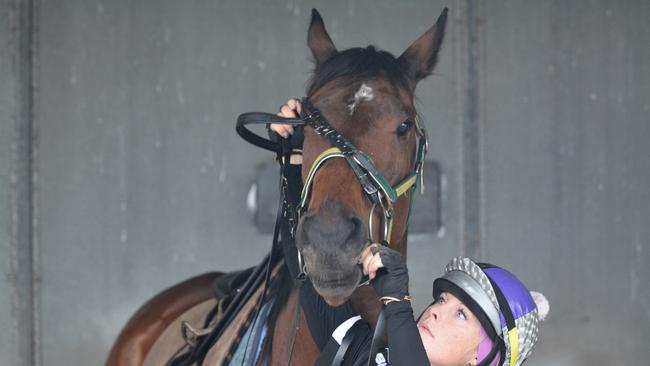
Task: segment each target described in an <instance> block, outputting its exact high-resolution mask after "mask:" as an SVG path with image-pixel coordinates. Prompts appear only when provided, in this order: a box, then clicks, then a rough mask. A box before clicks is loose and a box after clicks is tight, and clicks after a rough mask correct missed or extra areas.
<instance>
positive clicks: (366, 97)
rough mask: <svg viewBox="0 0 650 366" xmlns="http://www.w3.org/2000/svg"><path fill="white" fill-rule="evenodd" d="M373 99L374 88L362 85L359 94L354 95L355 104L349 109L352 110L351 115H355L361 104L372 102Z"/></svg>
mask: <svg viewBox="0 0 650 366" xmlns="http://www.w3.org/2000/svg"><path fill="white" fill-rule="evenodd" d="M372 98H374V94H373V93H372V88H371V87H369V86H368V85H366V84H361V87H360V88H359V90H357V92H356V93H354V102H352V104H350V105H348V109H350V115H352V114H353V113H354V111H355V110H356V109H357V106H358V105H359V103H361V102H369V101H371V100H372Z"/></svg>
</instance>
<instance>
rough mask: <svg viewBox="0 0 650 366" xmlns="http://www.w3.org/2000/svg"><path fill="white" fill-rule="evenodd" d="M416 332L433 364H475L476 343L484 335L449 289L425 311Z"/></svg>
mask: <svg viewBox="0 0 650 366" xmlns="http://www.w3.org/2000/svg"><path fill="white" fill-rule="evenodd" d="M418 331H419V332H420V337H421V338H422V343H423V344H424V349H425V350H426V352H427V357H428V358H429V362H430V363H431V365H433V366H459V365H476V363H477V360H476V355H477V350H478V345H479V343H480V342H481V340H482V338H483V337H485V335H484V334H485V333H484V332H482V331H481V323H480V322H479V320H478V319H477V318H476V317H475V316H474V314H473V313H472V312H471V311H470V310H469V308H467V306H465V305H464V304H463V303H462V302H460V300H458V298H457V297H456V296H454V295H452V294H451V293H449V292H443V293H442V294H440V296H439V297H438V298H437V299H436V301H435V302H434V303H433V304H432V305H431V306H429V307H428V308H427V309H426V310H425V311H424V313H423V314H422V317H421V318H420V321H419V322H418Z"/></svg>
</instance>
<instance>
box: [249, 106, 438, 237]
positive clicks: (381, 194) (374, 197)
mask: <svg viewBox="0 0 650 366" xmlns="http://www.w3.org/2000/svg"><path fill="white" fill-rule="evenodd" d="M301 105H302V113H301V117H300V118H283V117H278V116H276V115H273V114H269V113H258V112H253V113H244V114H242V115H240V116H239V118H238V119H237V132H238V133H239V134H240V135H241V136H242V137H243V138H244V139H245V140H246V141H248V142H250V143H252V144H254V145H257V146H259V147H262V148H264V149H267V150H270V151H274V152H276V153H278V154H281V151H282V147H281V146H280V144H278V143H275V142H273V141H270V140H268V139H265V138H263V137H260V136H258V135H256V134H254V133H253V132H251V131H250V130H249V129H248V128H246V125H248V124H262V123H263V124H267V123H281V124H290V125H294V126H304V125H306V126H309V127H311V128H312V129H313V130H314V132H316V133H317V134H318V135H320V136H322V137H324V138H326V139H327V140H328V141H329V143H330V145H331V147H330V148H329V149H327V150H325V151H323V152H322V153H321V154H320V155H318V157H317V158H316V159H315V160H314V163H313V164H312V165H311V167H310V169H309V173H308V174H307V178H306V180H305V182H304V185H303V188H302V192H301V195H300V203H299V205H298V207H297V214H298V215H299V216H300V215H302V214H303V213H304V212H305V211H306V210H307V206H308V201H309V197H310V194H311V188H312V184H313V181H314V176H315V175H316V172H317V171H318V169H319V168H320V167H321V166H322V165H323V163H324V162H325V161H327V160H329V159H332V158H343V159H345V160H346V162H347V163H348V165H349V166H350V168H351V169H352V171H353V172H354V175H355V176H356V178H357V180H358V181H359V184H360V185H361V187H362V189H363V192H364V194H365V195H366V198H367V199H368V200H369V201H370V204H371V209H370V214H369V217H368V230H369V236H370V238H369V239H370V241H371V242H381V243H383V244H386V245H388V244H389V243H390V237H391V233H392V226H393V214H394V210H393V204H394V203H395V202H396V201H397V200H398V199H399V198H400V197H401V196H402V195H404V194H405V193H406V192H408V191H409V190H413V189H414V188H415V187H416V185H417V183H419V184H420V190H423V188H424V185H423V168H424V158H425V156H426V153H427V150H428V141H427V133H426V130H425V129H424V127H423V126H422V125H421V124H420V121H419V118H416V119H415V128H416V132H417V134H418V142H417V152H416V160H415V166H414V168H413V171H412V173H410V174H409V175H408V176H406V177H405V178H404V179H402V181H401V182H400V183H398V184H397V185H395V186H392V185H391V184H390V183H389V182H388V180H387V179H386V178H385V177H384V176H383V175H382V174H381V173H380V172H379V170H377V168H376V167H375V165H374V163H373V162H372V159H371V158H370V157H369V156H368V155H366V154H365V153H363V152H362V151H361V150H359V149H357V148H356V147H355V146H354V145H353V144H352V143H351V142H350V141H348V139H346V138H345V137H344V136H343V135H341V134H340V133H339V132H338V131H337V130H336V129H335V128H334V127H333V126H332V125H331V124H330V123H329V122H328V121H327V119H326V118H325V116H323V115H322V114H321V112H320V111H319V110H318V108H316V107H315V106H314V105H313V104H312V103H311V102H310V101H309V100H308V99H307V98H306V97H305V98H303V99H302V100H301ZM409 201H410V202H409V213H410V210H411V205H412V203H413V195H412V194H411V195H410V199H409ZM378 207H379V208H380V209H381V212H382V216H383V224H384V225H383V226H384V228H383V232H382V234H383V238H381V239H379V240H376V241H375V239H376V238H373V237H372V236H373V219H372V217H373V213H374V212H375V210H376V209H377V208H378Z"/></svg>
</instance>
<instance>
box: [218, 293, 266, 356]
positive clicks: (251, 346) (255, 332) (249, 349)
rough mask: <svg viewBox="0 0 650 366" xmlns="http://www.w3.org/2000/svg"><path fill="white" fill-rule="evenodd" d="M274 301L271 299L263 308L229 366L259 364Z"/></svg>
mask: <svg viewBox="0 0 650 366" xmlns="http://www.w3.org/2000/svg"><path fill="white" fill-rule="evenodd" d="M274 301H275V299H271V300H269V301H268V302H266V303H265V304H264V306H262V308H261V309H260V311H259V315H258V316H257V318H256V319H255V321H254V322H253V324H251V325H250V326H249V327H248V329H247V330H246V332H245V333H244V335H243V337H242V338H241V342H239V345H238V346H237V349H236V351H235V352H234V353H233V355H232V358H231V359H230V363H229V365H233V366H234V365H237V366H240V365H241V366H244V365H255V364H256V363H257V360H258V358H259V357H260V352H261V351H262V345H263V344H264V338H265V337H266V334H267V331H268V324H267V323H268V322H267V320H268V318H269V315H270V313H271V309H273V302H274Z"/></svg>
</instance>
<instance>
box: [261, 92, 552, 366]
mask: <svg viewBox="0 0 650 366" xmlns="http://www.w3.org/2000/svg"><path fill="white" fill-rule="evenodd" d="M296 111H298V112H299V111H300V104H299V103H298V101H296V100H295V99H291V100H289V101H288V102H287V104H285V105H283V106H282V107H281V110H280V112H279V113H278V115H279V116H282V117H293V116H294V114H295V112H296ZM270 130H271V131H274V132H275V133H277V134H279V135H281V136H282V137H284V138H289V136H290V135H291V134H293V129H292V128H291V126H288V125H279V124H273V125H270ZM294 158H295V160H294ZM299 158H300V157H299V156H296V157H292V161H291V163H292V164H300V163H301V161H299V160H300V159H299ZM359 264H360V265H361V266H362V267H363V272H364V274H366V275H368V276H369V277H370V279H371V284H372V285H373V287H374V288H375V290H376V292H377V293H378V294H379V296H380V300H381V301H382V302H383V304H384V311H383V313H384V316H385V323H386V335H387V344H382V346H381V347H377V346H374V347H373V346H372V344H371V343H372V337H373V333H372V331H371V329H370V326H369V324H368V323H367V322H366V321H365V320H363V319H361V317H359V316H358V315H356V314H355V313H354V310H353V309H352V307H351V305H350V304H349V303H345V304H343V305H342V306H339V307H336V308H335V307H331V306H329V305H327V303H325V301H324V300H323V299H322V298H321V297H320V295H318V293H316V291H315V290H314V288H313V287H312V285H311V283H310V282H309V281H307V282H306V283H305V284H304V285H303V287H302V290H301V292H300V302H301V305H302V307H303V311H304V313H305V316H306V318H307V322H308V324H309V328H310V331H311V333H312V336H313V337H314V340H315V341H316V344H317V345H318V347H319V349H320V350H321V355H320V357H319V359H318V361H317V362H316V365H355V366H357V365H358V366H360V365H377V366H385V365H390V366H397V365H409V366H418V365H432V366H467V365H470V366H476V365H479V366H488V365H489V366H497V365H504V366H519V365H521V364H522V363H523V362H524V361H525V360H526V359H527V358H528V357H529V356H530V354H531V352H532V350H533V348H534V346H535V344H536V342H537V338H538V326H539V322H540V321H541V320H543V319H544V318H545V317H546V315H547V313H548V310H549V306H548V302H547V301H546V299H545V298H544V296H543V295H542V294H540V293H533V292H529V291H528V289H527V288H526V286H524V284H523V283H521V282H520V281H519V280H518V279H517V278H516V277H515V276H514V275H513V274H511V273H510V272H508V271H506V270H505V269H503V268H500V267H497V266H493V265H490V264H485V263H476V262H474V261H472V260H471V259H469V258H463V257H457V258H453V259H452V260H451V261H450V262H449V264H447V266H446V268H445V274H444V275H443V276H442V277H440V278H437V279H436V280H435V281H434V282H433V300H434V301H433V303H432V304H431V305H429V306H428V307H427V308H426V309H425V310H424V312H423V313H422V314H421V315H420V317H419V319H418V320H417V321H416V320H415V319H414V318H413V309H412V307H411V302H410V296H409V295H408V271H407V269H406V265H405V262H404V259H403V258H402V256H401V255H400V254H399V253H398V252H396V251H394V250H392V249H390V248H388V247H385V246H381V245H378V244H372V245H370V246H368V248H366V249H365V250H364V251H363V252H362V253H361V256H360V259H359ZM371 352H372V353H373V354H371Z"/></svg>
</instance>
